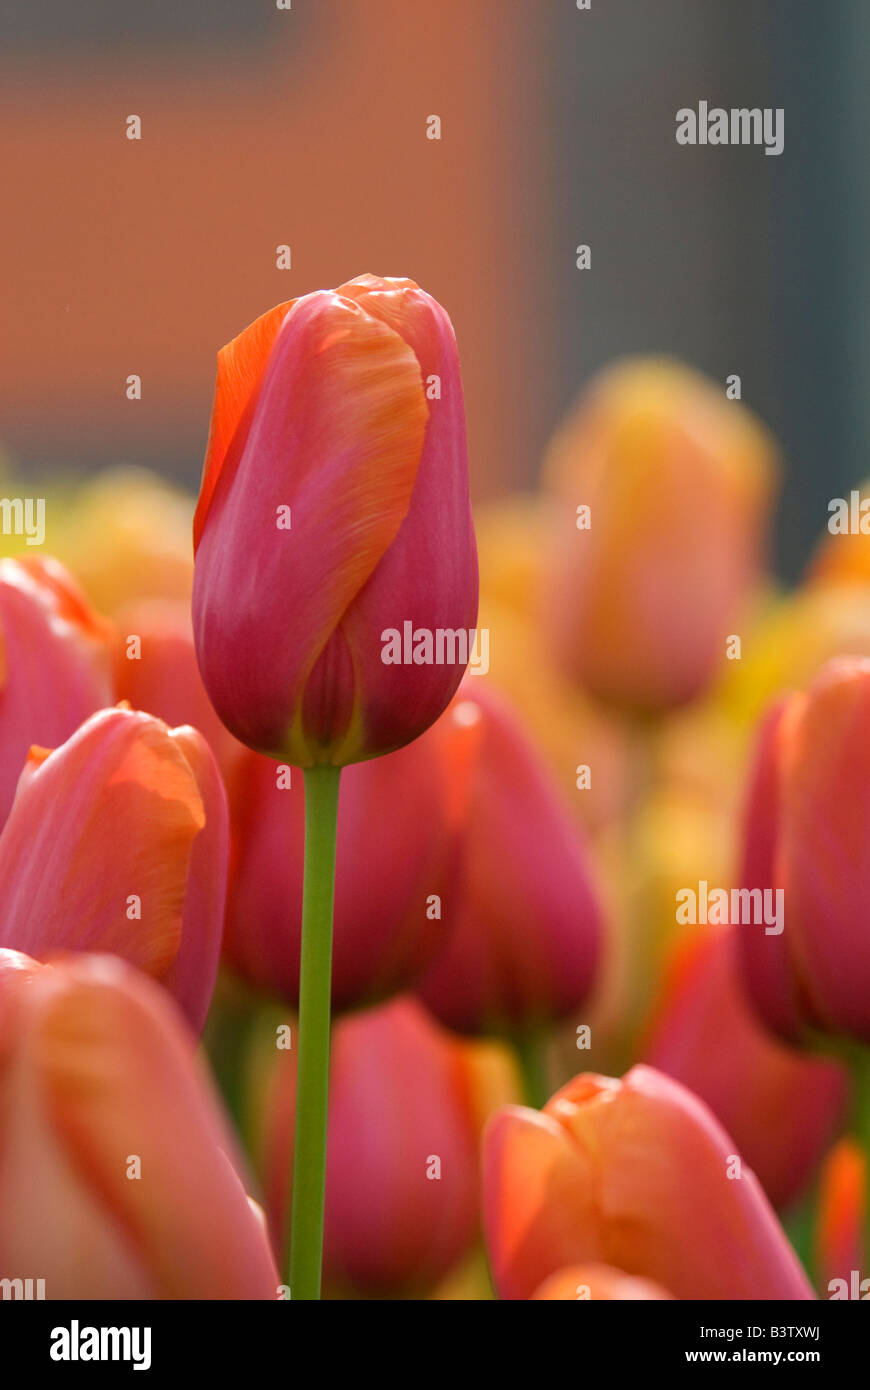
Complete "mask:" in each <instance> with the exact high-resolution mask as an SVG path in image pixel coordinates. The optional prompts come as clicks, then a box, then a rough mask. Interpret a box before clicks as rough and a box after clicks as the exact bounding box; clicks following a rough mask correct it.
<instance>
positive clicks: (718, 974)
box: [643, 927, 846, 1207]
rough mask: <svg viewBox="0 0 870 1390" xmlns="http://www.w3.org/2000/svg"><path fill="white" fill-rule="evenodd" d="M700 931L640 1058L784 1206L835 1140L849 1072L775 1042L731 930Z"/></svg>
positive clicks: (685, 951) (675, 976) (774, 1200)
mask: <svg viewBox="0 0 870 1390" xmlns="http://www.w3.org/2000/svg"><path fill="white" fill-rule="evenodd" d="M704 931H705V933H706V934H705V935H704V936H703V937H702V938H701V939H700V940H695V941H693V942H692V943H691V944H690V945H689V947H688V948H685V947H684V948H683V950H682V951H681V952H680V959H679V967H678V970H677V971H674V972H673V974H672V978H671V981H670V982H669V987H668V989H667V990H666V992H665V996H664V998H663V999H662V1000H661V1001H660V1005H659V1012H658V1017H657V1019H656V1021H655V1024H654V1026H653V1028H652V1034H651V1037H650V1039H649V1041H648V1043H647V1045H646V1047H645V1048H644V1053H643V1055H644V1060H645V1061H646V1062H648V1063H649V1064H650V1065H651V1066H653V1067H656V1068H657V1069H658V1070H659V1071H662V1072H665V1073H667V1075H668V1076H672V1077H674V1078H675V1079H676V1080H677V1081H681V1082H682V1084H683V1085H684V1086H686V1087H687V1088H688V1089H689V1090H691V1091H694V1093H695V1095H696V1096H698V1097H699V1099H700V1100H703V1101H704V1102H705V1103H706V1104H707V1105H709V1107H710V1109H711V1110H712V1111H713V1113H714V1115H715V1116H716V1118H717V1119H718V1120H719V1121H721V1123H722V1125H723V1127H724V1128H725V1129H726V1130H727V1132H728V1133H729V1134H730V1135H731V1136H732V1138H733V1139H734V1142H735V1144H736V1145H737V1148H738V1149H739V1151H740V1153H741V1154H742V1155H743V1157H744V1158H745V1160H746V1162H747V1163H748V1164H749V1166H750V1167H751V1168H752V1170H753V1172H754V1173H755V1175H756V1177H757V1178H758V1180H759V1182H760V1183H761V1185H762V1187H763V1188H764V1190H765V1192H766V1193H767V1195H768V1197H769V1198H770V1200H771V1202H772V1203H773V1205H774V1206H776V1207H781V1206H785V1205H787V1204H788V1203H789V1202H791V1201H793V1200H794V1199H795V1198H796V1197H798V1196H799V1195H800V1193H801V1192H802V1191H803V1190H804V1189H805V1187H806V1185H807V1183H808V1182H809V1181H810V1179H811V1177H812V1175H813V1173H814V1172H815V1170H816V1168H817V1166H818V1164H819V1161H820V1159H821V1157H822V1154H823V1153H824V1152H825V1150H826V1149H827V1148H828V1146H829V1145H830V1143H831V1142H832V1140H833V1138H834V1135H835V1133H836V1130H837V1126H838V1123H839V1121H840V1119H841V1117H842V1114H843V1110H844V1106H845V1100H846V1077H845V1073H844V1072H843V1071H842V1070H841V1069H840V1068H839V1067H836V1066H834V1065H833V1064H831V1063H828V1062H820V1061H815V1060H814V1059H808V1058H806V1057H803V1056H801V1055H800V1054H799V1053H796V1052H792V1051H791V1050H790V1049H788V1048H785V1047H783V1046H781V1044H779V1043H778V1042H775V1041H774V1040H773V1039H772V1038H771V1037H770V1036H769V1034H768V1033H767V1032H766V1031H765V1030H764V1029H763V1028H762V1026H761V1024H760V1023H758V1022H757V1021H756V1018H755V1015H754V1013H753V1012H752V1010H751V1009H750V1008H749V1006H748V1004H747V1003H746V1001H745V999H744V996H743V992H742V990H741V989H740V985H739V981H738V979H737V977H736V971H735V968H734V946H733V940H732V937H733V928H731V927H725V928H724V929H721V928H716V927H707V928H705V929H704ZM771 1116H775V1117H776V1122H775V1123H771Z"/></svg>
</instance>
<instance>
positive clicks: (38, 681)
mask: <svg viewBox="0 0 870 1390" xmlns="http://www.w3.org/2000/svg"><path fill="white" fill-rule="evenodd" d="M110 635H111V629H110V627H109V625H108V623H106V622H104V621H103V619H101V618H99V617H98V616H97V615H96V613H94V612H93V611H92V610H91V608H90V607H89V606H88V604H87V602H86V600H85V599H84V597H83V596H82V594H81V593H80V592H79V590H78V589H77V587H76V585H75V584H74V582H73V580H72V579H71V578H70V576H69V575H68V574H67V572H66V570H64V569H63V568H62V567H61V566H60V565H59V564H58V563H57V561H56V560H48V559H42V558H35V557H32V556H26V557H22V558H21V559H17V560H8V559H7V560H0V827H2V825H3V822H4V821H5V819H6V816H7V815H8V814H9V808H10V806H11V805H12V799H13V797H14V795H15V787H16V784H17V782H18V775H19V773H20V772H21V769H22V767H23V766H24V760H25V758H26V757H27V753H28V750H29V748H30V745H31V744H32V743H41V744H46V745H53V744H56V743H61V742H63V740H64V739H65V738H69V736H70V734H71V733H73V731H74V730H75V729H76V728H77V727H78V725H79V724H80V723H81V722H82V720H83V719H86V718H87V717H88V715H89V714H93V713H94V711H95V710H98V709H100V708H101V707H102V706H103V705H108V704H110V703H111V699H112V694H111V689H112V687H111V675H110V669H109V639H110Z"/></svg>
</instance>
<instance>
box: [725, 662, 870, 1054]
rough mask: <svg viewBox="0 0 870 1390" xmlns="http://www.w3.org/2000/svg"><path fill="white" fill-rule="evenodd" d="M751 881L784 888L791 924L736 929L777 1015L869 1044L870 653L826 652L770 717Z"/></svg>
mask: <svg viewBox="0 0 870 1390" xmlns="http://www.w3.org/2000/svg"><path fill="white" fill-rule="evenodd" d="M742 880H743V884H744V887H745V888H748V889H750V890H752V889H760V890H761V891H762V892H763V891H764V890H765V889H777V890H780V891H781V892H782V895H783V897H782V901H783V904H784V926H783V930H782V931H781V932H779V933H776V934H770V933H768V932H766V931H765V930H764V929H763V928H760V927H758V926H757V925H754V924H746V925H742V926H741V927H740V929H739V931H738V934H737V942H738V952H739V957H740V962H741V966H742V974H743V980H744V983H745V985H746V988H747V990H748V992H749V996H750V998H751V1000H752V1002H753V1004H754V1005H755V1007H756V1009H757V1010H758V1011H759V1013H760V1015H761V1017H762V1018H763V1019H764V1021H765V1022H766V1023H767V1025H768V1026H769V1027H770V1028H772V1029H773V1030H774V1031H776V1032H778V1033H779V1034H780V1035H781V1036H782V1037H784V1038H785V1039H786V1040H787V1041H790V1042H799V1041H801V1040H804V1039H806V1037H807V1035H808V1034H809V1033H811V1032H822V1033H825V1034H827V1035H832V1036H843V1037H848V1038H855V1039H858V1040H859V1041H861V1042H864V1043H866V1042H870V934H868V932H867V927H866V921H867V883H868V881H870V660H868V659H867V658H862V657H854V658H852V657H844V658H839V659H836V660H834V661H831V662H828V664H827V665H826V666H825V667H823V669H822V671H821V672H820V673H819V675H818V676H817V678H816V679H815V681H814V682H813V683H812V685H811V686H810V687H809V689H808V690H807V691H806V692H805V693H798V694H795V695H793V696H790V697H788V698H786V699H785V700H783V701H781V702H780V703H779V704H778V705H777V706H776V707H774V709H773V710H772V711H771V712H770V714H769V715H768V717H767V719H766V720H765V722H764V724H763V726H762V730H761V734H760V737H759V741H758V749H757V754H756V759H755V765H754V770H753V774H752V778H751V784H750V789H749V797H748V803H747V812H746V819H745V828H744V853H743V871H742Z"/></svg>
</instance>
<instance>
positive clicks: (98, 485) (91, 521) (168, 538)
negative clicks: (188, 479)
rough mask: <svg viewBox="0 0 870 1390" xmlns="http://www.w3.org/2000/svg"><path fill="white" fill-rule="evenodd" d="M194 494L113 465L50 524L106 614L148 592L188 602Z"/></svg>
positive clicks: (67, 557) (139, 470)
mask: <svg viewBox="0 0 870 1390" xmlns="http://www.w3.org/2000/svg"><path fill="white" fill-rule="evenodd" d="M192 516H193V499H192V498H191V497H189V496H188V495H187V493H184V492H182V491H180V490H179V489H178V488H176V487H174V486H173V485H172V484H171V483H168V482H167V481H166V479H165V478H161V477H159V476H158V474H156V473H151V472H149V471H148V469H145V468H133V467H129V466H125V467H121V468H109V469H107V470H106V471H105V472H104V473H100V474H98V475H97V476H96V477H95V478H92V479H88V480H87V482H85V483H84V485H83V486H82V487H81V488H80V489H79V490H78V491H77V492H76V494H75V497H74V499H73V501H72V503H71V504H70V505H69V506H68V508H67V509H66V510H65V511H62V512H61V519H60V522H59V524H57V525H55V526H54V527H53V528H52V536H53V537H55V536H56V539H57V551H58V554H59V555H60V558H61V559H62V560H63V562H64V564H67V565H69V567H70V569H71V570H72V571H73V573H74V574H75V575H76V578H77V579H78V580H79V582H80V583H81V585H82V588H83V589H84V591H85V593H86V594H87V595H88V598H89V599H90V601H91V603H94V604H96V606H97V607H98V608H99V610H100V612H102V613H108V614H110V616H113V617H114V615H115V613H116V612H117V610H118V609H119V608H120V607H121V606H122V605H123V604H126V603H132V602H134V601H135V600H137V599H142V598H170V599H182V600H184V601H185V602H186V603H188V604H189V602H190V595H191V590H192V586H193V557H192V555H191V552H190V523H191V518H192Z"/></svg>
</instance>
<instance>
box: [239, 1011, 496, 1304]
mask: <svg viewBox="0 0 870 1390" xmlns="http://www.w3.org/2000/svg"><path fill="white" fill-rule="evenodd" d="M272 1047H273V1053H274V1043H273V1045H272ZM294 1057H295V1053H294V1052H293V1051H292V1050H291V1051H287V1052H279V1053H277V1054H275V1060H274V1061H273V1065H272V1070H271V1075H270V1078H269V1081H268V1084H267V1085H266V1086H256V1085H255V1086H253V1087H251V1091H252V1092H253V1094H254V1096H255V1097H256V1098H257V1101H256V1103H257V1105H258V1108H259V1125H260V1138H259V1149H260V1152H261V1155H262V1169H263V1181H264V1187H265V1189H266V1193H267V1206H268V1210H269V1212H270V1217H271V1221H272V1229H273V1232H274V1233H275V1241H276V1244H277V1243H278V1242H279V1240H280V1233H281V1232H282V1231H283V1230H284V1229H285V1217H286V1212H287V1210H288V1209H289V1203H290V1192H289V1190H288V1187H289V1183H288V1173H289V1172H290V1155H291V1154H292V1152H293V1132H294V1112H295V1093H296V1072H295V1062H294ZM278 1059H280V1060H278ZM257 1060H259V1059H257ZM513 1085H514V1077H513V1073H512V1071H511V1068H510V1065H509V1062H508V1060H507V1058H506V1055H505V1054H504V1053H503V1052H502V1051H501V1049H500V1048H496V1047H494V1046H493V1045H492V1044H489V1045H481V1044H469V1043H460V1042H458V1041H457V1040H456V1039H455V1038H453V1037H451V1035H450V1034H449V1033H446V1032H445V1031H444V1030H443V1029H441V1028H440V1027H438V1025H437V1024H435V1023H434V1022H433V1021H432V1020H431V1019H430V1018H429V1017H428V1015H427V1014H426V1013H425V1011H424V1010H423V1009H422V1008H421V1006H420V1005H419V1004H418V1003H417V1002H416V1001H414V1000H412V999H409V998H407V997H403V998H401V999H397V1000H394V1001H393V1002H392V1003H390V1004H387V1005H384V1006H382V1007H380V1008H377V1009H370V1010H366V1011H364V1012H361V1013H355V1014H352V1015H349V1016H348V1017H346V1018H344V1019H342V1020H341V1021H340V1022H339V1023H338V1025H337V1026H336V1029H335V1035H334V1043H333V1049H332V1060H331V1078H330V1095H329V1141H328V1154H327V1172H326V1231H325V1239H324V1279H325V1282H326V1284H327V1286H328V1287H330V1288H331V1289H332V1290H333V1291H334V1292H335V1291H339V1290H344V1291H347V1290H352V1291H354V1292H355V1293H356V1294H368V1295H372V1296H386V1297H389V1296H393V1297H396V1296H399V1295H401V1296H408V1297H413V1296H415V1295H417V1296H419V1295H421V1294H424V1293H425V1292H427V1291H428V1290H430V1289H431V1288H432V1287H434V1285H435V1284H436V1283H437V1282H438V1281H439V1280H440V1279H441V1278H443V1276H444V1275H445V1274H446V1273H447V1272H448V1271H449V1270H450V1269H452V1268H453V1266H454V1265H455V1264H456V1262H457V1261H458V1260H459V1259H460V1258H461V1257H462V1256H464V1255H465V1254H467V1253H468V1251H469V1250H470V1248H471V1245H472V1243H473V1241H474V1239H475V1237H476V1235H477V1232H478V1224H479V1181H480V1173H479V1163H478V1143H479V1137H480V1131H481V1128H482V1125H483V1122H484V1120H485V1118H486V1116H487V1115H488V1114H489V1113H490V1112H491V1111H492V1110H493V1109H494V1108H495V1106H496V1105H499V1104H502V1103H504V1101H505V1100H507V1099H509V1098H510V1097H511V1096H512V1094H513Z"/></svg>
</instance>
